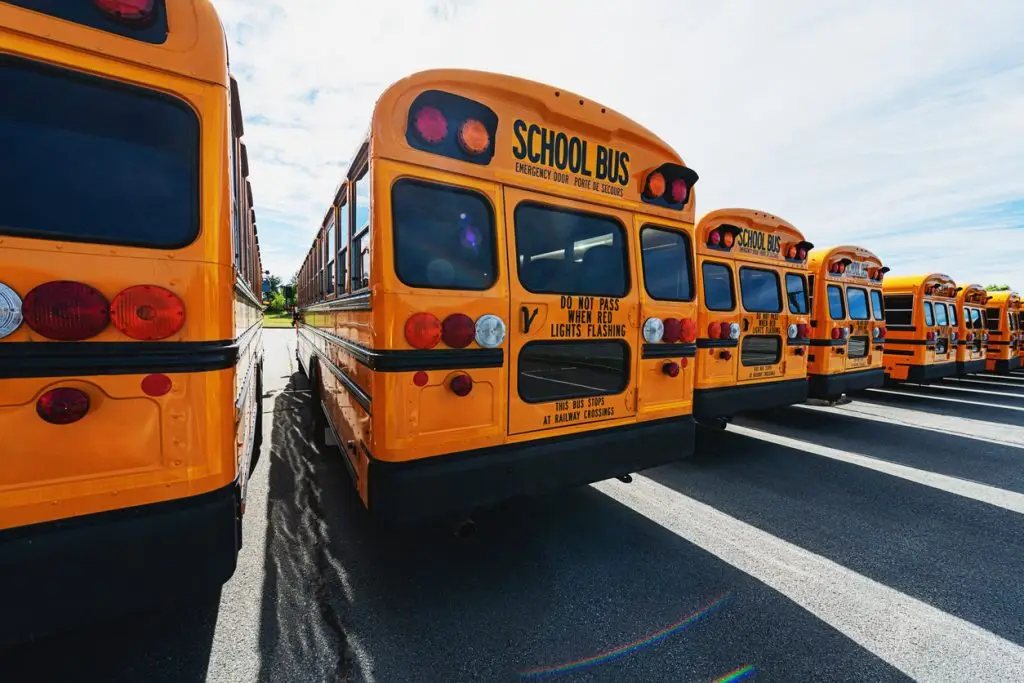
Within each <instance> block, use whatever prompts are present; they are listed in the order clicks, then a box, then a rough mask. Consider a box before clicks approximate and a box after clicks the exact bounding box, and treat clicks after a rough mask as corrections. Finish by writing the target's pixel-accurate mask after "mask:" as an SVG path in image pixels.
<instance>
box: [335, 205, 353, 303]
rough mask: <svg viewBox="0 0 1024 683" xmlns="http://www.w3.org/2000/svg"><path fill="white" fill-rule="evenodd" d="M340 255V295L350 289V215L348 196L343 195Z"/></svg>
mask: <svg viewBox="0 0 1024 683" xmlns="http://www.w3.org/2000/svg"><path fill="white" fill-rule="evenodd" d="M337 214H338V255H337V259H336V260H335V263H337V268H338V276H337V281H338V296H341V295H343V294H345V293H346V292H347V291H348V255H349V249H348V238H349V229H348V226H349V223H350V221H349V215H348V197H347V196H346V195H342V198H341V201H340V202H339V204H338V210H337Z"/></svg>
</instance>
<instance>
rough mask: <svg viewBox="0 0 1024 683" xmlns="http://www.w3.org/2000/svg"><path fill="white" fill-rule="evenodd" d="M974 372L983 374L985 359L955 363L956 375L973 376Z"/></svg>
mask: <svg viewBox="0 0 1024 683" xmlns="http://www.w3.org/2000/svg"><path fill="white" fill-rule="evenodd" d="M976 372H985V359H984V358H979V359H977V360H960V361H957V362H956V374H958V375H973V374H974V373H976Z"/></svg>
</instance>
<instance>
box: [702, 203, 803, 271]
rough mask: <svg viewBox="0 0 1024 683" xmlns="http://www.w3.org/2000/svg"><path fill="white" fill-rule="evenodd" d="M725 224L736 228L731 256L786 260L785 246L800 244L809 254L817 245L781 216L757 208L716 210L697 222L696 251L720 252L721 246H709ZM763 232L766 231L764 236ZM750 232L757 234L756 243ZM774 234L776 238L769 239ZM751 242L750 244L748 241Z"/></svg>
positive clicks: (755, 235)
mask: <svg viewBox="0 0 1024 683" xmlns="http://www.w3.org/2000/svg"><path fill="white" fill-rule="evenodd" d="M722 226H732V227H733V228H735V230H734V232H735V239H736V244H737V245H738V246H737V248H736V250H735V251H734V252H732V253H731V254H730V256H731V257H732V258H744V259H746V258H751V259H756V260H761V261H786V260H787V259H786V258H785V257H784V254H783V251H782V247H783V246H788V245H798V246H799V247H800V248H803V249H805V250H806V251H807V252H808V253H809V252H810V251H811V249H813V248H814V245H813V244H811V243H810V242H808V241H807V240H806V239H805V238H804V235H803V233H802V232H800V231H799V230H797V229H796V227H795V226H794V225H793V224H792V223H790V222H788V221H785V220H783V219H781V218H779V217H778V216H773V215H772V214H770V213H767V212H765V211H757V210H754V209H716V210H715V211H712V212H710V213H708V214H705V215H704V217H703V218H701V219H700V222H699V223H698V224H697V231H696V242H697V251H698V252H699V253H704V254H715V255H720V254H721V253H722V250H721V249H715V248H713V247H711V246H709V236H710V235H711V233H712V231H714V230H715V229H716V228H720V227H722ZM760 233H764V234H765V236H764V237H763V238H762V237H760V236H759V234H760ZM748 234H752V235H753V236H754V237H756V240H757V243H756V244H754V243H753V242H749V240H750V238H748V237H747V235H748ZM769 236H772V237H774V238H777V239H768V237H769ZM747 242H749V243H747Z"/></svg>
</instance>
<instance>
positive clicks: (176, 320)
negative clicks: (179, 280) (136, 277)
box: [110, 285, 185, 341]
mask: <svg viewBox="0 0 1024 683" xmlns="http://www.w3.org/2000/svg"><path fill="white" fill-rule="evenodd" d="M110 319H111V321H112V322H113V323H114V327H116V328H117V329H119V330H121V331H122V332H123V333H124V334H125V335H127V336H129V337H131V338H132V339H139V340H141V341H154V340H157V339H166V338H167V337H170V336H171V335H173V334H176V333H177V332H178V331H179V330H181V328H182V326H183V325H184V324H185V304H184V303H182V301H181V299H179V298H178V295H177V294H175V293H174V292H172V291H170V290H167V289H164V288H163V287H156V286H154V285H137V286H135V287H129V288H128V289H126V290H124V291H123V292H121V293H120V294H118V295H117V296H115V297H114V300H113V301H112V302H111V303H110Z"/></svg>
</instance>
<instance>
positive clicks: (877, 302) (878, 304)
mask: <svg viewBox="0 0 1024 683" xmlns="http://www.w3.org/2000/svg"><path fill="white" fill-rule="evenodd" d="M871 316H872V317H873V318H874V319H875V320H882V319H883V318H884V317H885V309H884V308H882V293H881V292H879V291H878V290H877V289H872V290H871Z"/></svg>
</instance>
